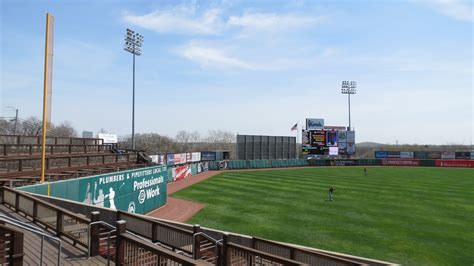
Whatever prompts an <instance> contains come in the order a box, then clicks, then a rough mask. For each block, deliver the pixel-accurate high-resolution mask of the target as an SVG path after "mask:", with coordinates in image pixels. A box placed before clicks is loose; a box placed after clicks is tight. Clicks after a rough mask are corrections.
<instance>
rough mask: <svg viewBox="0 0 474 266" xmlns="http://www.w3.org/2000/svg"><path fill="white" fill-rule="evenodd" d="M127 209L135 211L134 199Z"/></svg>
mask: <svg viewBox="0 0 474 266" xmlns="http://www.w3.org/2000/svg"><path fill="white" fill-rule="evenodd" d="M127 211H128V212H129V213H135V202H133V201H130V203H129V204H128V209H127Z"/></svg>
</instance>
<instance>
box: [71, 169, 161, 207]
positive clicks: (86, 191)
mask: <svg viewBox="0 0 474 266" xmlns="http://www.w3.org/2000/svg"><path fill="white" fill-rule="evenodd" d="M166 180H167V170H166V166H156V167H147V168H141V169H135V170H129V171H123V172H116V173H111V174H107V175H99V176H95V177H90V178H86V179H79V180H78V181H79V191H80V192H79V199H78V201H82V202H83V203H86V204H92V205H96V206H101V207H105V208H110V209H118V210H122V211H128V212H132V213H141V214H145V213H147V212H149V211H151V210H153V209H156V208H158V207H161V206H163V205H164V204H166Z"/></svg>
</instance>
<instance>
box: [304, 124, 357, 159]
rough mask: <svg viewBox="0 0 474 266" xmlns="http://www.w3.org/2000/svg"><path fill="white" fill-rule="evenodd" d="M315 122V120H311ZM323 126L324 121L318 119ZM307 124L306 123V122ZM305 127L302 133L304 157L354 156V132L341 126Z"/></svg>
mask: <svg viewBox="0 0 474 266" xmlns="http://www.w3.org/2000/svg"><path fill="white" fill-rule="evenodd" d="M311 120H315V119H311ZM318 121H322V124H323V125H324V119H318ZM307 124H308V122H307ZM313 128H314V127H309V129H308V126H307V127H306V129H303V131H302V138H301V140H302V153H303V154H305V155H341V154H349V155H351V154H355V132H354V131H348V130H346V127H341V126H322V127H320V128H318V129H313Z"/></svg>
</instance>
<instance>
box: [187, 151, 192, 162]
mask: <svg viewBox="0 0 474 266" xmlns="http://www.w3.org/2000/svg"><path fill="white" fill-rule="evenodd" d="M186 162H187V163H192V162H193V154H192V153H190V152H188V153H186Z"/></svg>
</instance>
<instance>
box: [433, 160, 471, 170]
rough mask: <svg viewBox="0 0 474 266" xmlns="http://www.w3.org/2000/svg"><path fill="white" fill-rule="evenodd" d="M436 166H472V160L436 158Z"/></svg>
mask: <svg viewBox="0 0 474 266" xmlns="http://www.w3.org/2000/svg"><path fill="white" fill-rule="evenodd" d="M435 164H436V166H438V167H468V168H473V167H474V160H436V162H435Z"/></svg>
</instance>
